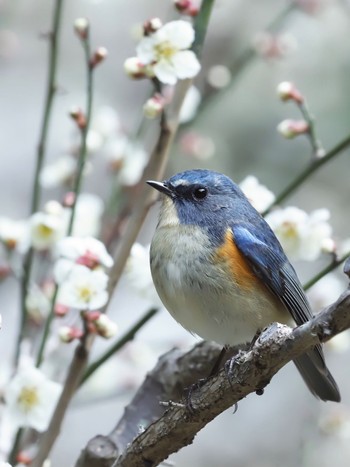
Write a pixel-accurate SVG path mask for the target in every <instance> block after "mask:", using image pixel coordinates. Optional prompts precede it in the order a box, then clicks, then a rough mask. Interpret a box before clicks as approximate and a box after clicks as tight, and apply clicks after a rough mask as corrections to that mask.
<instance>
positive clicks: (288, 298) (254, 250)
mask: <svg viewBox="0 0 350 467" xmlns="http://www.w3.org/2000/svg"><path fill="white" fill-rule="evenodd" d="M259 227H260V228H259ZM232 232H233V235H234V240H235V244H236V247H237V248H238V249H239V250H240V251H241V253H242V254H243V255H244V257H245V258H246V260H247V261H248V263H249V264H250V266H251V268H252V270H253V271H254V273H255V274H256V275H257V276H258V277H259V278H260V279H261V280H262V281H263V282H264V283H265V284H266V286H267V287H268V288H269V289H270V290H271V292H272V293H273V294H274V295H275V296H276V297H277V298H279V299H280V301H281V302H282V304H283V305H284V306H285V307H286V308H287V310H288V311H289V312H290V314H291V316H292V317H293V319H294V321H295V322H296V324H297V325H301V324H303V323H305V322H306V321H308V320H309V319H310V318H311V317H312V312H311V309H310V305H309V303H308V301H307V298H306V296H305V293H304V291H303V288H302V286H301V284H300V282H299V279H298V276H297V275H296V272H295V271H294V268H293V266H292V265H291V264H290V262H289V261H288V259H287V257H286V255H285V254H284V252H283V250H282V247H281V245H280V244H279V242H278V240H277V238H276V237H275V234H274V233H273V232H272V230H271V229H270V228H269V226H268V225H267V224H266V223H265V222H264V221H263V219H262V218H260V219H259V220H258V221H257V223H256V224H250V223H249V224H246V225H244V224H239V225H235V224H233V225H232ZM294 363H295V365H296V366H297V368H298V370H299V371H300V373H301V376H302V377H303V379H304V381H305V383H306V384H307V386H308V387H309V389H310V391H311V392H312V393H313V394H314V395H315V396H316V397H319V398H320V399H322V400H331V401H336V402H339V401H340V393H339V389H338V386H337V383H336V382H335V380H334V378H333V376H332V375H331V373H330V372H329V370H328V368H327V367H326V363H325V361H324V357H323V352H322V347H321V345H316V346H315V347H314V348H313V349H311V350H310V351H308V352H307V353H305V354H303V355H301V356H300V357H298V358H297V359H295V360H294Z"/></svg>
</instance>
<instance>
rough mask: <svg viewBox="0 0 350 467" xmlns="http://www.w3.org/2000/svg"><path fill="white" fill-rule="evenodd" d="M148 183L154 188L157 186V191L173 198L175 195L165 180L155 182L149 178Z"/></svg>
mask: <svg viewBox="0 0 350 467" xmlns="http://www.w3.org/2000/svg"><path fill="white" fill-rule="evenodd" d="M146 183H148V185H150V186H151V187H152V188H155V189H156V190H157V191H160V193H163V194H164V195H167V196H170V197H171V198H172V197H173V196H174V193H173V191H172V190H171V189H170V188H169V187H168V186H167V185H166V183H164V182H155V181H153V180H147V182H146Z"/></svg>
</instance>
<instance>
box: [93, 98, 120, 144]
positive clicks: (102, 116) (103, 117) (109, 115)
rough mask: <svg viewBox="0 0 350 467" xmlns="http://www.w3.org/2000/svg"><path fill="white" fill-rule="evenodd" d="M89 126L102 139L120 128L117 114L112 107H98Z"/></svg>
mask: <svg viewBox="0 0 350 467" xmlns="http://www.w3.org/2000/svg"><path fill="white" fill-rule="evenodd" d="M90 128H91V129H92V130H94V131H95V132H96V133H98V134H100V135H101V136H102V138H103V139H108V138H109V137H110V136H112V135H113V134H115V133H118V132H120V130H121V122H120V118H119V115H118V114H117V112H116V111H115V110H114V109H113V108H112V107H109V106H103V107H100V108H99V109H98V110H97V112H96V113H95V115H94V117H93V119H92V122H91V125H90Z"/></svg>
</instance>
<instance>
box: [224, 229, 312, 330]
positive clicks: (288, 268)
mask: <svg viewBox="0 0 350 467" xmlns="http://www.w3.org/2000/svg"><path fill="white" fill-rule="evenodd" d="M266 227H267V226H266V225H264V235H265V236H267V242H265V241H264V239H262V238H261V237H262V234H261V232H259V231H258V229H257V228H256V227H255V226H254V225H249V226H248V225H244V224H239V225H233V226H232V231H233V235H234V239H235V243H236V246H237V248H238V249H239V250H240V251H241V253H242V254H243V255H244V257H245V258H246V259H247V261H248V262H249V264H250V266H251V268H252V269H253V271H254V273H255V274H256V275H257V276H258V277H259V278H260V279H261V280H262V281H263V282H264V284H265V285H266V286H267V287H268V288H269V289H270V290H271V292H272V293H273V294H274V295H275V296H276V297H277V298H279V300H280V301H281V302H282V304H283V305H284V306H285V308H286V309H287V310H288V311H289V312H290V314H291V316H292V318H293V319H294V321H295V322H296V324H297V325H300V324H303V323H305V322H306V321H308V320H309V319H310V318H311V317H312V312H311V309H310V305H309V303H308V301H307V298H306V296H305V293H304V290H303V288H302V286H301V284H300V282H299V279H298V276H297V275H296V272H295V270H294V268H293V266H292V265H291V264H290V262H289V261H288V259H287V257H286V255H285V254H284V253H283V250H282V247H281V246H280V244H279V242H278V240H277V238H276V237H275V235H274V234H273V232H272V231H268V232H267V231H266ZM259 237H260V238H259Z"/></svg>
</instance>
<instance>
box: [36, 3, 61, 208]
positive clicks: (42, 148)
mask: <svg viewBox="0 0 350 467" xmlns="http://www.w3.org/2000/svg"><path fill="white" fill-rule="evenodd" d="M62 6H63V0H56V3H55V8H54V10H53V24H52V28H51V31H50V33H49V34H48V35H47V37H48V40H49V43H50V49H49V69H48V80H47V87H46V98H45V107H44V116H43V121H42V125H41V131H40V137H39V144H38V153H37V161H36V168H35V179H34V190H33V195H32V204H31V213H32V214H34V213H35V212H36V211H37V210H38V207H39V203H40V192H41V189H40V183H39V177H40V172H41V169H42V165H43V163H44V159H45V153H46V144H47V136H48V130H49V126H50V119H51V113H52V104H53V99H54V96H55V93H56V90H57V83H56V71H57V61H58V45H59V44H58V34H59V31H60V26H61V18H62Z"/></svg>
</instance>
